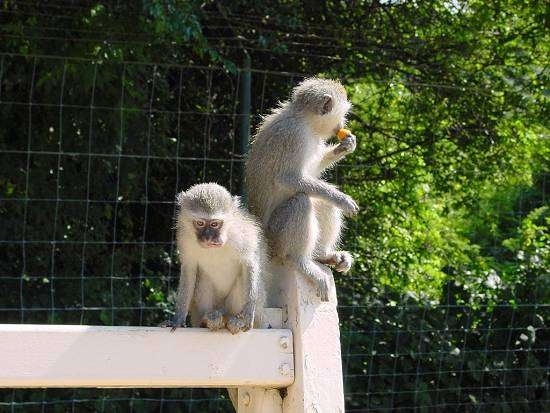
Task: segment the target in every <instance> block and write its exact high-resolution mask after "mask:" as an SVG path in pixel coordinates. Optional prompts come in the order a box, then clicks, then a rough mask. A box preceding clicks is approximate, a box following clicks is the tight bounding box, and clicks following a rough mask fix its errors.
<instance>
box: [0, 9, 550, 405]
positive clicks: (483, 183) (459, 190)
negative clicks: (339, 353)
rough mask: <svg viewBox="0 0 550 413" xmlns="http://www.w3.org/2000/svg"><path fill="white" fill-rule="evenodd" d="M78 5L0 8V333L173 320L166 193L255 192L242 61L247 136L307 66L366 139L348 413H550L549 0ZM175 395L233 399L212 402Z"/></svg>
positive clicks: (351, 279) (348, 332)
mask: <svg viewBox="0 0 550 413" xmlns="http://www.w3.org/2000/svg"><path fill="white" fill-rule="evenodd" d="M70 6H71V7H69V6H67V8H66V9H63V8H61V9H60V8H59V7H56V5H55V4H53V3H52V4H50V3H49V2H48V3H44V4H32V3H28V2H16V1H5V2H4V3H2V6H0V7H1V11H2V14H0V16H2V18H3V19H4V20H3V24H2V26H1V28H0V31H1V33H2V35H3V39H4V41H3V43H2V46H1V49H0V52H1V54H0V59H1V60H0V61H1V65H0V124H1V125H2V127H0V200H1V201H0V218H1V224H0V241H2V243H0V285H2V287H3V289H4V291H8V293H7V294H4V295H2V297H0V309H1V310H2V312H1V313H0V315H1V317H2V320H1V321H2V322H35V323H45V322H52V323H53V322H56V323H88V324H107V325H109V324H118V325H154V324H156V323H158V322H160V321H162V320H163V319H165V318H166V317H167V316H169V314H170V312H171V309H172V303H171V298H172V297H171V295H172V294H173V291H174V289H175V286H176V283H177V276H178V269H177V267H178V261H177V254H176V251H175V248H174V245H173V234H172V232H171V231H170V228H172V226H173V214H174V206H173V204H172V200H173V197H174V195H175V192H176V191H179V190H181V189H183V188H185V187H187V186H189V185H191V184H193V183H196V182H200V181H211V180H212V181H216V182H219V183H221V184H224V185H226V186H227V187H229V188H230V189H232V190H233V191H235V190H236V188H238V187H239V185H240V171H241V168H240V165H241V163H240V161H241V159H240V158H239V157H238V156H236V155H235V154H234V148H235V146H234V145H235V130H236V124H237V116H236V115H235V110H236V107H237V106H236V103H237V102H236V92H237V90H238V83H237V82H238V79H239V71H238V69H237V68H238V67H240V66H241V64H242V58H243V55H244V50H247V53H248V54H249V55H250V56H251V61H252V67H253V70H254V71H253V73H252V85H253V91H252V92H253V93H252V106H253V107H252V112H253V114H254V116H253V126H255V125H256V124H257V122H258V120H259V116H258V115H260V114H261V113H265V111H266V110H267V108H269V107H272V106H274V105H275V104H276V102H277V101H278V100H279V99H281V98H284V97H285V96H287V94H288V91H289V89H290V88H291V87H292V85H293V84H294V83H295V82H296V81H297V80H299V78H300V77H301V75H302V74H303V75H315V74H320V75H323V76H329V77H338V78H340V79H341V80H342V81H343V83H344V84H345V85H346V86H347V88H348V93H349V96H350V99H351V100H352V102H353V105H354V106H353V112H352V114H351V116H350V127H351V129H352V130H353V131H354V132H355V133H356V135H357V136H358V139H359V146H358V149H357V151H356V153H354V154H353V155H351V156H350V157H349V158H348V159H347V160H346V162H345V163H344V164H343V165H341V166H339V167H338V168H337V169H336V170H335V171H333V172H332V176H331V178H332V179H334V180H335V181H337V182H338V183H339V184H341V185H342V187H343V188H344V189H345V190H346V192H348V193H350V194H351V195H353V197H354V198H355V199H356V200H358V202H359V204H360V205H361V207H362V210H361V212H360V215H359V217H358V218H356V219H353V220H350V221H349V228H348V229H347V232H346V236H345V239H344V245H346V248H348V249H350V250H351V251H352V253H353V255H354V257H355V259H356V264H355V267H354V269H353V270H352V274H350V275H346V276H341V277H340V276H339V277H337V284H338V292H339V303H340V308H339V309H340V316H341V320H342V350H343V354H344V367H345V373H346V401H347V407H348V409H369V411H376V409H381V410H380V411H391V410H392V409H394V410H395V409H398V408H401V409H402V410H405V411H408V410H412V409H413V408H418V409H419V411H432V410H434V409H435V410H443V409H445V410H449V411H491V412H492V411H514V412H516V411H545V410H549V409H550V407H549V406H548V389H547V384H546V383H545V380H546V379H547V377H546V376H545V375H547V370H548V367H547V363H548V343H549V341H548V339H549V337H548V325H547V323H548V318H549V314H548V302H549V300H550V281H549V277H548V274H549V273H550V271H549V270H550V268H549V267H550V264H549V263H550V257H549V251H550V235H549V229H548V228H549V224H550V222H549V219H550V212H549V205H548V198H547V194H548V187H547V182H548V172H549V171H548V165H550V145H549V143H548V142H549V141H548V136H549V129H548V126H549V125H548V118H549V113H548V108H549V107H550V105H548V103H549V102H548V96H549V95H548V77H549V70H548V64H547V56H548V55H549V54H550V38H549V35H548V31H547V30H546V26H547V17H548V14H547V5H546V4H545V3H544V2H538V1H534V2H525V1H521V0H501V1H496V2H489V3H487V2H483V1H477V0H470V1H451V2H449V1H446V0H437V1H429V2H421V1H383V2H382V1H347V2H333V1H324V2H315V1H306V2H288V1H287V2H263V1H231V2H228V1H222V2H215V3H214V2H206V3H204V2H198V1H194V0H193V1H181V0H170V1H161V0H143V1H142V2H117V3H116V4H115V3H113V2H92V3H89V4H87V5H83V4H82V3H74V2H71V4H70ZM283 72H284V73H283ZM31 101H32V105H29V102H31ZM89 171H90V172H89ZM54 240H55V241H56V242H55V243H54V242H52V241H54ZM155 392H156V391H154V390H126V391H122V390H121V391H118V390H112V391H111V390H110V391H104V392H103V393H102V396H101V397H99V396H97V393H96V392H95V391H94V390H80V391H78V392H77V391H74V390H59V391H53V390H48V394H47V395H46V393H40V392H35V391H20V392H15V393H13V392H11V391H10V392H4V393H2V395H1V396H0V400H1V401H2V402H3V403H8V404H0V406H2V408H3V407H5V406H8V405H9V403H10V402H11V401H13V402H14V403H15V404H13V405H12V406H11V407H16V408H18V407H22V408H25V407H36V408H37V409H41V407H42V406H41V405H40V404H39V403H40V402H41V401H42V400H53V401H56V400H57V401H58V402H55V403H53V404H52V405H51V407H52V410H53V411H66V410H67V409H69V408H68V407H67V406H66V402H65V404H64V402H63V400H69V401H70V400H71V399H78V398H80V399H83V400H85V401H83V402H82V403H81V404H79V406H80V407H81V408H82V409H83V410H86V409H88V410H90V411H95V410H98V409H109V408H111V409H112V410H114V411H124V410H127V407H128V403H129V402H128V400H129V399H131V398H132V399H133V400H132V403H131V406H132V408H133V410H134V411H150V410H152V409H156V408H158V406H157V405H156V404H155V400H158V398H159V396H158V392H156V393H155ZM197 394H198V396H197ZM162 398H163V400H164V401H165V403H166V405H163V406H164V407H166V406H169V407H168V408H169V409H173V410H174V411H182V410H183V411H208V410H214V409H217V408H221V409H226V408H229V404H228V401H227V399H226V398H225V395H221V396H220V394H219V393H218V392H215V391H204V392H202V393H192V392H191V391H190V390H172V391H171V392H168V391H166V393H162ZM182 399H185V400H186V402H185V403H182V402H181V400H182ZM86 400H87V401H86ZM170 400H176V401H175V402H170ZM23 401H31V402H36V403H37V404H36V405H28V406H27V405H24V404H21V405H19V404H18V403H20V402H23ZM157 404H158V403H157ZM48 406H49V407H50V405H48ZM182 406H183V407H182ZM384 409H385V410H384Z"/></svg>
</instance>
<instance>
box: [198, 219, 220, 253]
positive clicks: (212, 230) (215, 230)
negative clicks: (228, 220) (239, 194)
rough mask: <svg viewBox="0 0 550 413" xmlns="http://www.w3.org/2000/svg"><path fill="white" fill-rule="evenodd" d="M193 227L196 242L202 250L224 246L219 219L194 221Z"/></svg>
mask: <svg viewBox="0 0 550 413" xmlns="http://www.w3.org/2000/svg"><path fill="white" fill-rule="evenodd" d="M193 225H194V227H195V234H196V236H197V241H198V242H199V244H200V245H201V246H202V247H203V248H219V247H222V246H223V245H224V244H225V241H226V237H225V230H224V228H223V221H222V220H221V219H196V220H195V221H193Z"/></svg>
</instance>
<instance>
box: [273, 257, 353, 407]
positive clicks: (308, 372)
mask: <svg viewBox="0 0 550 413" xmlns="http://www.w3.org/2000/svg"><path fill="white" fill-rule="evenodd" d="M271 266H272V268H271V270H272V271H273V273H274V274H280V275H281V277H282V278H283V279H284V283H283V286H282V288H281V301H282V303H284V305H285V306H286V310H287V315H286V319H285V327H286V328H290V329H291V330H292V333H293V337H294V375H295V381H294V384H292V385H290V386H289V387H288V388H287V395H286V397H285V398H284V399H283V412H284V413H341V412H344V386H343V376H342V357H341V350H340V329H339V323H338V313H337V311H336V304H337V300H336V290H335V287H334V278H333V277H332V273H331V271H330V270H329V269H328V268H327V267H325V266H324V265H321V264H319V267H320V268H322V269H323V271H325V272H326V274H327V277H329V280H330V293H329V301H328V302H321V301H320V299H319V298H318V297H317V296H316V293H315V289H314V288H313V286H312V284H311V283H310V282H309V281H308V280H306V278H305V277H304V276H303V275H302V274H299V273H296V272H293V271H292V270H289V269H287V268H285V267H283V266H279V265H277V264H272V265H271Z"/></svg>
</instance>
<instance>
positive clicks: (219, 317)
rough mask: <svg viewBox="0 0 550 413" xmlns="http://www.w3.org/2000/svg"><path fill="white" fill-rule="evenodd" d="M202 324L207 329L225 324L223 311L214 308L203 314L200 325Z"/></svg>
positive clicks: (217, 327)
mask: <svg viewBox="0 0 550 413" xmlns="http://www.w3.org/2000/svg"><path fill="white" fill-rule="evenodd" d="M202 324H204V325H205V326H206V327H207V328H208V329H209V330H212V331H214V330H219V329H220V328H223V327H224V326H225V320H224V317H223V311H220V310H214V311H211V312H209V313H206V314H205V315H204V318H203V321H202V323H201V325H202Z"/></svg>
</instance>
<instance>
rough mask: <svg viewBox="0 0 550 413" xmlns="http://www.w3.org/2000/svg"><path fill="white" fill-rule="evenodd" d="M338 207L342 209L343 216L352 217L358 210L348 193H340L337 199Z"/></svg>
mask: <svg viewBox="0 0 550 413" xmlns="http://www.w3.org/2000/svg"><path fill="white" fill-rule="evenodd" d="M338 208H340V209H341V210H342V212H343V213H344V215H345V216H347V217H352V216H354V215H357V213H358V212H359V205H357V202H355V201H354V200H353V198H352V197H351V196H349V195H346V194H344V193H342V196H341V198H340V199H339V200H338Z"/></svg>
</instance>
